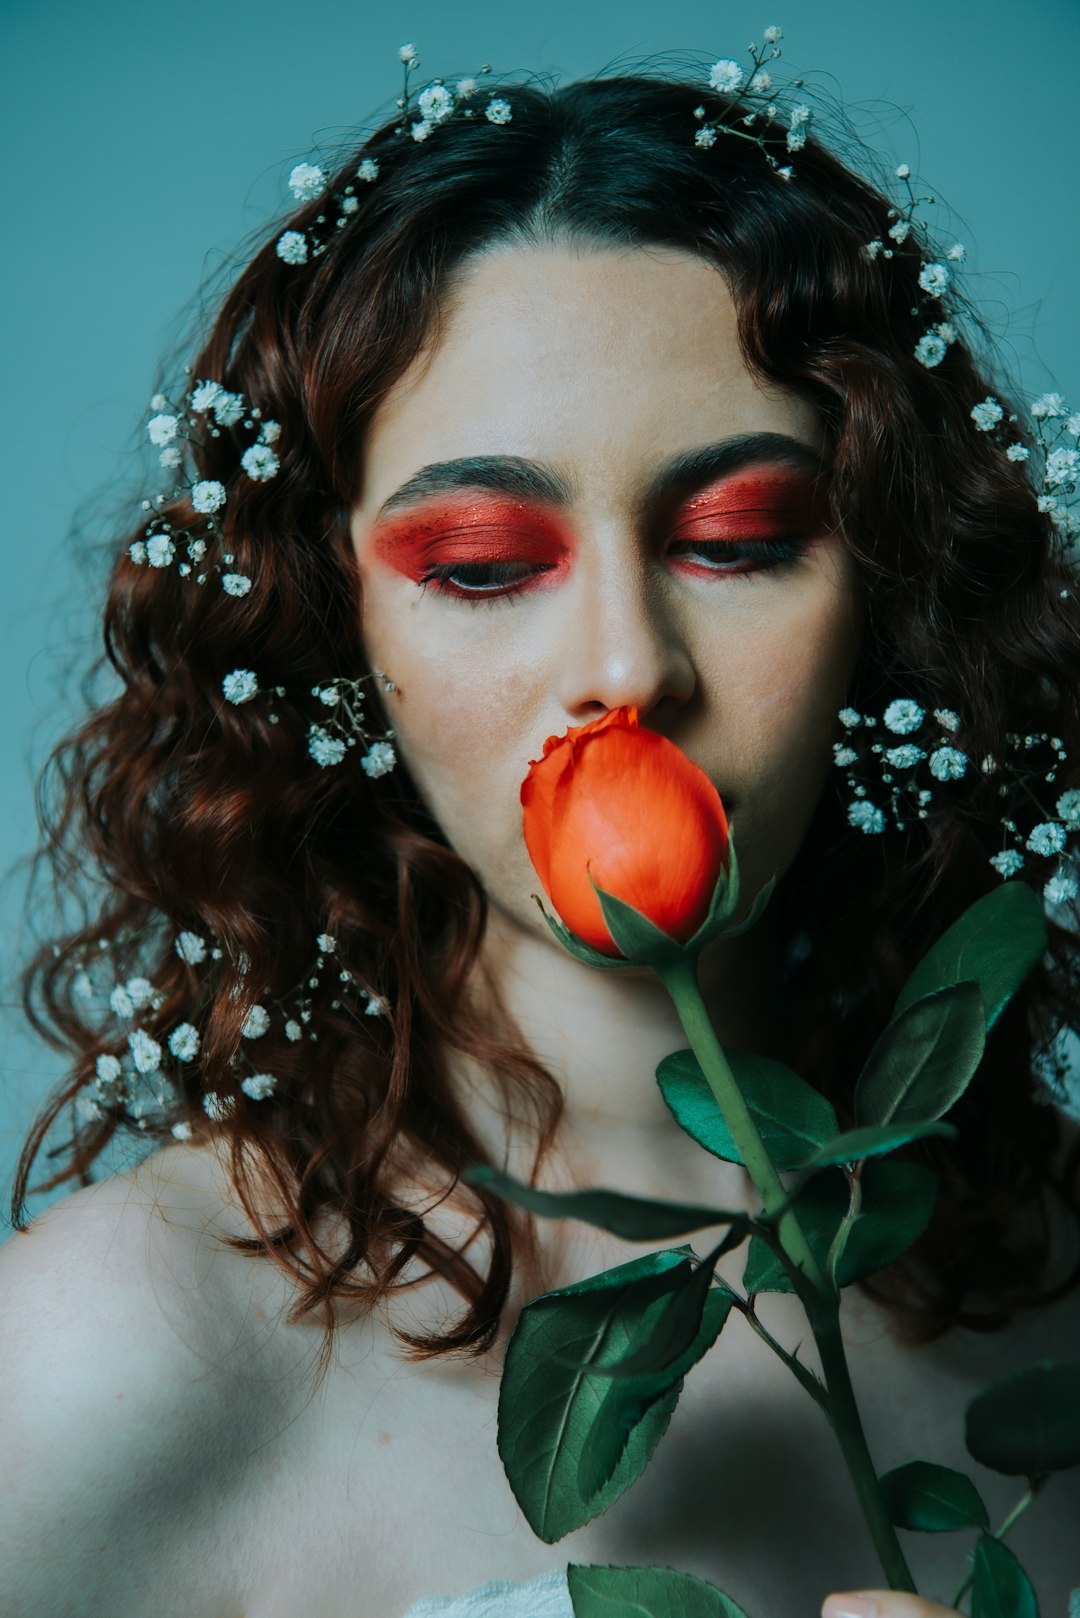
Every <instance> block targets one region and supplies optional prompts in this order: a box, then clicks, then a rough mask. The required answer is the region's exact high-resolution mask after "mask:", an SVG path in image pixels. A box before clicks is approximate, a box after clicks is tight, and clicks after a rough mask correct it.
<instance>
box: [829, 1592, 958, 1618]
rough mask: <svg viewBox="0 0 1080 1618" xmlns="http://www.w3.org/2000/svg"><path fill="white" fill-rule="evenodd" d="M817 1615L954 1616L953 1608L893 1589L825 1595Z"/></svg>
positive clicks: (859, 1617) (861, 1617)
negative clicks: (819, 1612)
mask: <svg viewBox="0 0 1080 1618" xmlns="http://www.w3.org/2000/svg"><path fill="white" fill-rule="evenodd" d="M821 1618H957V1614H956V1608H955V1607H943V1606H942V1605H941V1603H940V1601H927V1600H925V1599H924V1597H922V1596H911V1595H905V1594H904V1593H903V1591H896V1590H852V1591H849V1592H848V1594H846V1595H840V1594H838V1595H831V1596H826V1598H825V1601H824V1602H823V1604H822V1608H821Z"/></svg>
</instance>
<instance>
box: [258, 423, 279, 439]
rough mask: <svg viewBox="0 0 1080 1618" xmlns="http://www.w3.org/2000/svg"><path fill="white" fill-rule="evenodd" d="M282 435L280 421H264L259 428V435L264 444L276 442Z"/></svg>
mask: <svg viewBox="0 0 1080 1618" xmlns="http://www.w3.org/2000/svg"><path fill="white" fill-rule="evenodd" d="M280 435H281V423H280V422H279V421H264V422H263V424H262V426H261V427H260V428H259V437H260V438H261V439H262V441H263V443H264V444H276V443H277V441H278V438H279V437H280Z"/></svg>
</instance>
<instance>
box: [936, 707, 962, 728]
mask: <svg viewBox="0 0 1080 1618" xmlns="http://www.w3.org/2000/svg"><path fill="white" fill-rule="evenodd" d="M934 718H935V719H936V720H937V722H938V724H939V725H940V726H941V728H942V730H949V731H956V730H959V729H960V715H959V714H958V713H954V712H953V710H952V709H951V708H935V709H934Z"/></svg>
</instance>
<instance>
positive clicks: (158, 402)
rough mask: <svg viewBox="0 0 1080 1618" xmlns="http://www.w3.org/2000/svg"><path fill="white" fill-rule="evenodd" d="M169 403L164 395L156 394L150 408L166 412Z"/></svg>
mask: <svg viewBox="0 0 1080 1618" xmlns="http://www.w3.org/2000/svg"><path fill="white" fill-rule="evenodd" d="M168 403H169V401H168V399H166V397H165V395H164V394H163V393H155V394H154V397H153V398H152V399H151V401H150V408H151V410H165V409H166V408H167V406H168Z"/></svg>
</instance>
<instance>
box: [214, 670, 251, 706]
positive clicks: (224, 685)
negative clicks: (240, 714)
mask: <svg viewBox="0 0 1080 1618" xmlns="http://www.w3.org/2000/svg"><path fill="white" fill-rule="evenodd" d="M221 689H222V691H223V692H224V693H225V700H226V702H234V703H241V702H250V701H251V699H252V697H253V696H254V695H255V693H256V692H257V691H258V689H259V682H258V680H257V679H256V677H255V675H254V674H253V673H252V671H251V669H233V671H232V673H231V674H226V676H225V678H224V679H223V680H222V682H221Z"/></svg>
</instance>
